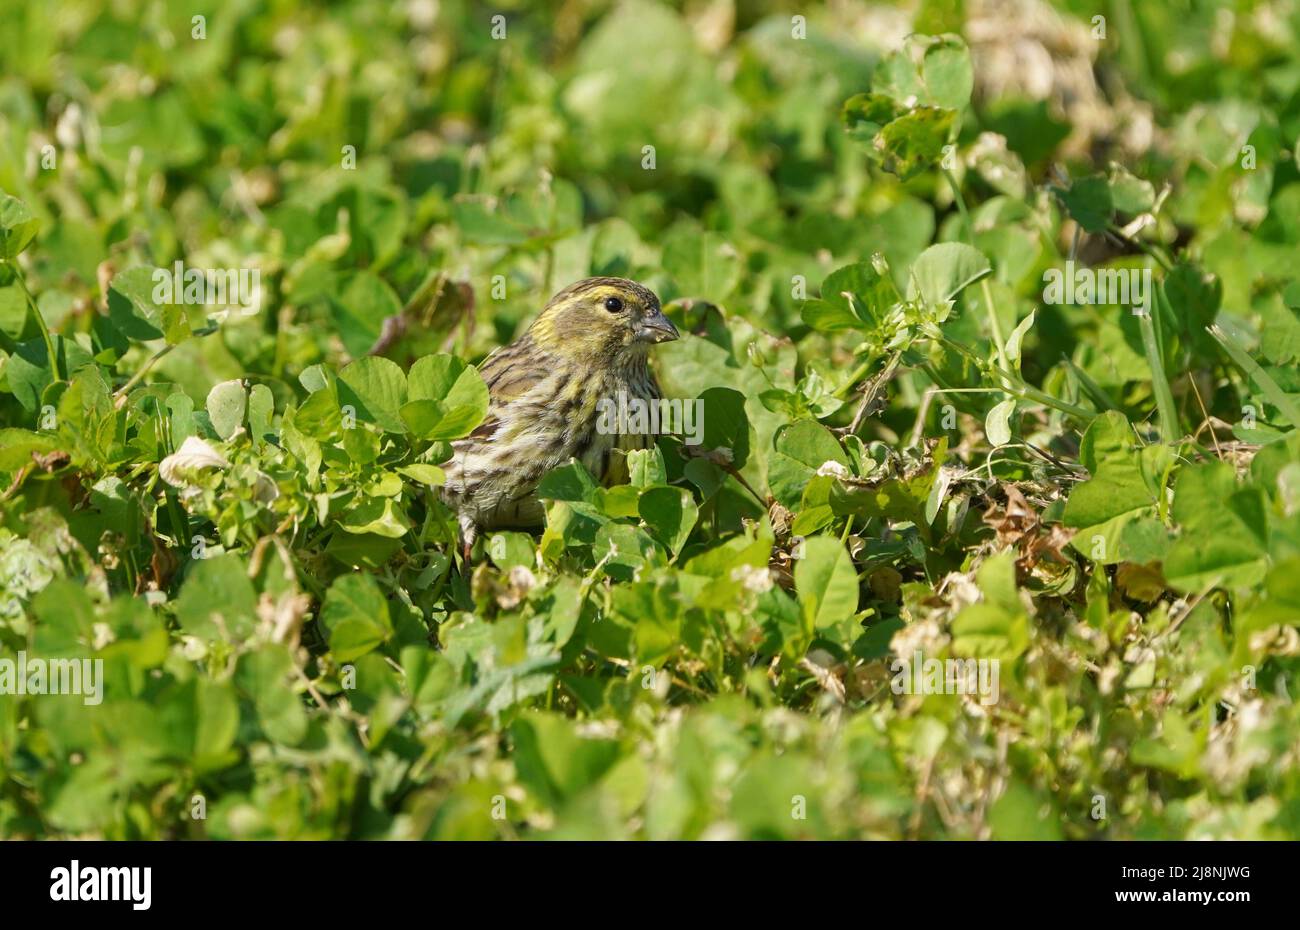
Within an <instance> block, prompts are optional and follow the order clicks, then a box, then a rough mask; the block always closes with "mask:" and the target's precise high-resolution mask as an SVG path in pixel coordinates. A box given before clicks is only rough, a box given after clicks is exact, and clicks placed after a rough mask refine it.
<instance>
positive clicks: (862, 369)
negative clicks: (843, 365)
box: [768, 356, 878, 400]
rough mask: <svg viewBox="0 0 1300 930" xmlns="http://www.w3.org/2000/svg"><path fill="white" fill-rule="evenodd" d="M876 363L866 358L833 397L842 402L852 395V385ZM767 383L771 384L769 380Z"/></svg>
mask: <svg viewBox="0 0 1300 930" xmlns="http://www.w3.org/2000/svg"><path fill="white" fill-rule="evenodd" d="M877 361H878V359H877V358H875V357H874V356H867V358H866V360H865V361H863V362H861V363H860V364H859V365H858V367H857V368H855V369H854V370H853V374H851V375H849V378H848V380H847V381H845V382H844V383H843V384H842V385H840V388H839V390H838V391H836V392H835V397H836V398H838V399H840V400H843V399H844V398H845V397H846V396H848V395H849V394H851V393H853V387H854V385H856V384H857V383H858V382H859V381H861V380H862V376H863V375H865V374H866V373H867V371H868V370H870V368H871V366H872V365H874V364H876V362H877ZM768 383H769V384H770V383H771V380H770V379H769V381H768Z"/></svg>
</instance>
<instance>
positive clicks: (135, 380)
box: [113, 345, 176, 398]
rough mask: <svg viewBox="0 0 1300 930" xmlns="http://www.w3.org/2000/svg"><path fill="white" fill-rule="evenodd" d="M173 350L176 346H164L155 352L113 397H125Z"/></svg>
mask: <svg viewBox="0 0 1300 930" xmlns="http://www.w3.org/2000/svg"><path fill="white" fill-rule="evenodd" d="M174 348H176V346H174V345H165V346H163V347H162V348H161V349H159V350H158V351H157V352H155V353H154V354H153V357H152V358H150V359H149V360H148V361H147V362H145V363H144V364H143V365H141V366H140V370H139V371H137V372H136V373H135V374H133V375H132V376H131V379H130V380H129V381H127V382H126V384H124V385H122V386H121V387H120V388H118V389H117V390H116V391H114V392H113V397H114V398H120V397H125V396H126V395H127V394H128V393H129V392H130V390H131V388H133V387H135V386H136V385H137V384H139V383H140V382H141V381H142V380H143V379H144V376H145V375H147V374H148V373H149V369H151V368H153V366H154V365H156V364H158V362H159V361H161V360H162V358H163V356H165V355H166V354H167V353H168V352H170V351H171V350H172V349H174Z"/></svg>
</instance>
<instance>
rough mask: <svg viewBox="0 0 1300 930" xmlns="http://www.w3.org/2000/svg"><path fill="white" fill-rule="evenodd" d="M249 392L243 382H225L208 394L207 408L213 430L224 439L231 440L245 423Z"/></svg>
mask: <svg viewBox="0 0 1300 930" xmlns="http://www.w3.org/2000/svg"><path fill="white" fill-rule="evenodd" d="M247 404H248V392H247V391H245V390H244V385H243V382H241V381H223V382H221V383H220V384H218V385H216V386H215V387H213V388H212V390H211V391H209V392H208V399H207V402H206V407H207V411H208V419H210V420H211V421H212V428H213V429H214V430H216V431H217V435H218V436H220V437H221V438H222V439H229V438H230V437H231V436H233V435H235V431H236V430H238V429H239V427H240V426H241V425H242V424H243V422H244V411H245V409H246V408H247Z"/></svg>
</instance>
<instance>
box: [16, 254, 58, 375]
mask: <svg viewBox="0 0 1300 930" xmlns="http://www.w3.org/2000/svg"><path fill="white" fill-rule="evenodd" d="M9 267H10V268H12V269H13V270H14V277H15V278H16V279H17V281H18V286H19V287H21V288H22V289H23V296H25V297H26V298H27V306H29V307H31V308H32V316H34V317H36V325H37V326H39V327H40V328H41V339H43V340H44V341H45V354H46V356H48V358H49V360H50V376H51V377H52V378H53V379H54V380H55V381H59V380H61V379H60V378H59V353H58V352H56V351H54V337H53V336H51V335H50V328H49V327H48V326H46V325H45V317H43V316H41V311H40V309H39V308H38V307H37V306H36V300H35V299H34V298H33V297H32V292H31V291H29V290H28V289H27V279H26V278H24V277H23V270H22V268H20V267H19V266H18V263H17V262H16V261H15V262H10V263H9Z"/></svg>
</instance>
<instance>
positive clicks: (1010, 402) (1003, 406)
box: [984, 397, 1016, 447]
mask: <svg viewBox="0 0 1300 930" xmlns="http://www.w3.org/2000/svg"><path fill="white" fill-rule="evenodd" d="M1015 412H1016V399H1015V398H1014V397H1010V398H1008V399H1006V400H1004V401H1001V402H999V403H997V404H995V405H994V406H993V408H992V409H991V410H989V412H988V415H987V416H986V417H985V418H984V435H985V436H986V437H987V438H988V441H989V444H990V445H992V446H995V447H996V446H1005V445H1006V444H1007V443H1009V442H1010V441H1011V415H1012V414H1013V413H1015Z"/></svg>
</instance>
